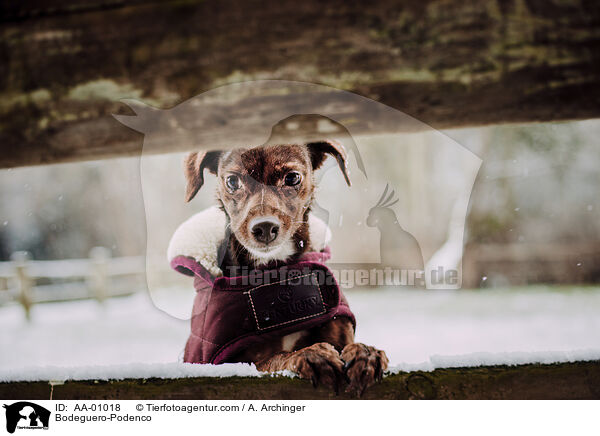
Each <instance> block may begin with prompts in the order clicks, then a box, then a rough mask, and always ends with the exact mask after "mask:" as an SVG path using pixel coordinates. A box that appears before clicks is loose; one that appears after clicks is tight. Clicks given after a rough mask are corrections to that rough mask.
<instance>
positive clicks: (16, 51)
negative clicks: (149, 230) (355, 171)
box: [0, 0, 600, 167]
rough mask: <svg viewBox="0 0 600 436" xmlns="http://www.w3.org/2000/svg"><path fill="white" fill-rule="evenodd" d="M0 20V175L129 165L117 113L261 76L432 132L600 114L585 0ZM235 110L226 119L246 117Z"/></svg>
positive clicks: (22, 7) (139, 5)
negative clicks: (332, 93) (340, 94)
mask: <svg viewBox="0 0 600 436" xmlns="http://www.w3.org/2000/svg"><path fill="white" fill-rule="evenodd" d="M0 17H1V18H0V167H14V166H19V165H34V164H47V163H55V162H64V161H73V160H85V159H96V158H105V157H113V156H127V155H135V154H138V153H139V152H140V149H141V143H142V140H141V137H140V135H139V134H137V133H135V132H133V131H131V130H129V129H127V128H126V127H124V126H122V125H120V124H119V123H118V122H116V121H115V120H114V119H113V118H112V117H111V116H110V114H111V113H115V112H123V113H125V111H126V109H125V108H124V106H123V105H122V104H121V103H119V102H118V101H119V99H121V98H125V97H133V98H139V99H142V100H144V101H146V102H148V103H150V104H153V105H156V106H158V107H161V108H168V107H172V106H174V105H176V104H178V103H181V102H182V101H185V100H186V99H189V98H191V97H193V96H195V95H197V94H199V93H201V92H204V91H207V90H210V89H213V88H214V87H216V86H220V85H223V84H228V83H233V82H239V81H242V80H253V79H264V78H268V79H286V80H300V81H307V82H313V83H320V84H325V85H328V86H332V87H335V88H339V89H345V90H349V91H352V92H355V93H358V94H360V95H363V96H365V97H368V98H371V99H374V100H376V101H379V102H382V103H384V104H386V105H389V106H390V107H393V108H395V109H397V110H400V111H402V112H405V113H407V114H409V115H411V116H414V117H416V118H417V119H419V120H421V121H423V122H425V123H427V124H430V125H432V126H433V127H435V128H447V127H460V126H469V125H483V124H489V123H504V122H531V121H555V120H570V119H583V118H593V117H598V116H599V115H600V86H599V85H600V68H599V66H600V62H599V61H600V3H598V2H596V1H593V0H560V1H559V0H549V1H543V2H542V1H537V0H512V1H497V0H474V1H469V2H465V1H461V0H407V1H403V2H398V1H392V0H375V1H371V2H369V3H368V4H362V3H359V2H345V1H343V0H334V1H332V2H327V3H326V4H323V3H322V2H319V1H317V0H306V1H303V2H298V1H294V0H282V1H279V2H275V3H271V4H270V5H269V7H265V6H264V5H263V3H262V2H260V1H258V0H244V1H239V0H223V1H219V2H213V1H202V0H186V1H169V2H154V1H149V0H86V1H83V0H69V1H58V0H52V1H41V0H23V1H20V2H5V3H3V4H2V5H0ZM285 91H286V90H285V89H283V90H282V94H285ZM277 100H278V99H277V97H276V96H274V97H272V98H271V103H272V104H273V105H275V106H277V105H278V104H280V103H278V102H277ZM238 103H239V102H238ZM238 103H236V105H232V106H231V107H230V108H229V109H230V111H229V112H227V113H229V114H230V115H231V116H232V117H234V118H235V117H238V118H243V117H244V116H245V114H243V113H242V114H239V113H236V112H235V111H236V110H237V108H238V107H239V104H238ZM267 110H268V108H267ZM346 115H348V117H347V118H349V119H352V113H347V114H346ZM354 115H355V118H356V117H361V116H363V114H362V113H356V114H354ZM248 122H250V121H248ZM212 127H218V125H217V124H215V125H213V126H211V125H208V126H206V128H207V129H211V128H212ZM227 131H229V132H231V129H224V133H222V134H220V138H221V139H223V140H226V139H227V135H226V132H227ZM357 131H360V129H358V130H357ZM157 151H160V150H157ZM163 151H164V150H163Z"/></svg>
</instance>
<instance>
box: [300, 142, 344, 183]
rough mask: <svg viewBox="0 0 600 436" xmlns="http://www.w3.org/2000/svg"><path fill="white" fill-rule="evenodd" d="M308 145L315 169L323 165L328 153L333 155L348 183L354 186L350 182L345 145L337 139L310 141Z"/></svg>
mask: <svg viewBox="0 0 600 436" xmlns="http://www.w3.org/2000/svg"><path fill="white" fill-rule="evenodd" d="M306 146H307V147H308V152H309V153H310V160H311V163H312V167H313V169H314V170H316V169H318V168H320V167H321V165H323V162H325V159H326V158H327V155H328V154H329V155H331V156H333V157H335V160H337V163H338V165H339V167H340V170H341V171H342V174H343V175H344V179H346V183H347V184H348V186H352V183H351V182H350V177H349V176H348V163H347V155H346V150H344V146H343V145H342V144H340V143H339V142H337V141H332V140H328V141H318V142H309V143H308V144H306Z"/></svg>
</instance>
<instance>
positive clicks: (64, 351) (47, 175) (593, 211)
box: [0, 121, 600, 370]
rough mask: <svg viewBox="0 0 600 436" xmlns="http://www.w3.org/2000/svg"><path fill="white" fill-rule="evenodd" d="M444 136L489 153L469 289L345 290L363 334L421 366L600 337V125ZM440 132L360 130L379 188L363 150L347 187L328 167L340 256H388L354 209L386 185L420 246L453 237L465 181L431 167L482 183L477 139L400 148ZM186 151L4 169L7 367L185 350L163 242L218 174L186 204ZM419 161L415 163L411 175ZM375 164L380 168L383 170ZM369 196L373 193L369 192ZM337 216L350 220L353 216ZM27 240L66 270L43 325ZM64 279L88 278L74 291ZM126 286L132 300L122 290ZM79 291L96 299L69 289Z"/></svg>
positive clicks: (205, 196) (183, 313)
mask: <svg viewBox="0 0 600 436" xmlns="http://www.w3.org/2000/svg"><path fill="white" fill-rule="evenodd" d="M444 133H445V134H446V135H448V136H449V137H451V138H453V139H454V140H455V141H457V142H458V143H460V144H462V145H464V146H465V147H466V148H467V149H468V150H470V151H471V152H473V153H474V154H475V155H477V156H480V157H481V158H482V164H481V167H480V170H479V172H478V173H477V172H475V174H476V175H477V177H476V181H475V184H474V186H473V190H472V194H471V197H470V202H469V208H468V215H467V219H466V224H465V236H464V247H465V251H464V256H463V262H462V271H463V289H462V290H459V291H442V290H424V291H423V290H421V291H417V290H414V291H406V290H394V289H390V288H387V289H385V290H384V289H382V290H377V289H373V288H369V289H361V288H354V289H350V290H347V291H346V292H347V294H348V298H349V300H350V302H351V304H352V305H353V308H354V310H355V311H356V312H357V316H358V317H359V320H360V322H359V329H358V335H359V336H358V337H359V339H362V340H364V341H365V342H373V343H377V344H379V345H381V346H382V347H384V348H386V350H387V351H388V353H389V354H390V356H391V357H392V362H393V363H400V362H405V363H418V362H423V361H427V360H428V359H429V358H430V357H431V356H433V355H436V354H450V355H453V354H464V353H474V352H483V351H487V352H515V351H519V352H530V351H548V350H552V351H556V350H563V351H564V350H567V351H572V350H581V349H593V348H597V347H598V346H599V345H600V344H599V343H598V340H599V339H598V338H597V335H596V334H595V332H596V331H597V328H598V327H600V316H599V313H600V311H599V310H600V292H598V291H597V288H596V287H595V286H594V285H597V283H598V276H599V274H600V243H599V240H598V235H599V234H600V232H599V230H600V229H599V226H600V220H599V219H598V214H599V212H598V210H599V207H600V204H599V200H598V195H597V186H599V185H598V183H599V182H600V180H599V178H600V173H599V172H598V171H597V165H598V164H599V163H600V148H599V147H598V146H597V138H598V134H599V133H600V123H599V122H597V121H584V122H571V123H548V124H529V125H510V126H493V127H485V128H472V129H457V130H448V131H445V132H444ZM426 135H427V134H425V133H424V134H409V135H404V136H402V135H399V136H397V137H390V136H385V135H383V136H376V137H370V138H358V140H357V143H358V144H359V147H361V146H362V147H364V145H368V146H369V148H363V149H361V155H362V158H363V160H364V161H365V164H366V166H367V168H368V169H369V170H370V172H371V174H372V176H371V179H375V181H373V180H372V181H373V184H372V185H370V186H369V185H364V186H366V187H368V188H369V189H373V186H375V189H376V190H373V191H372V192H368V193H365V192H363V191H365V190H367V189H366V188H364V186H363V185H361V183H362V182H360V179H363V178H364V176H362V174H360V172H358V171H357V170H356V168H353V167H355V163H351V168H353V171H352V175H353V179H354V180H356V179H359V180H358V183H355V185H354V187H353V188H352V189H348V188H345V186H344V183H343V178H342V177H341V175H340V174H339V172H338V170H337V168H336V167H335V165H329V168H328V169H327V170H326V173H325V174H323V179H322V181H321V183H322V186H321V188H320V189H319V192H318V195H317V201H319V203H320V204H321V205H324V204H328V205H329V206H328V210H329V212H330V214H331V215H330V222H329V224H330V226H331V227H332V229H333V241H332V247H333V252H334V259H335V253H336V251H338V252H342V253H343V256H342V257H341V261H342V262H347V261H353V262H356V263H359V264H361V263H377V262H379V245H378V241H379V239H378V233H377V230H376V229H373V228H369V227H366V226H365V224H364V221H363V222H361V221H360V220H359V218H357V217H359V215H360V214H364V211H365V210H367V211H368V209H369V208H370V207H372V206H373V205H374V203H375V202H376V201H377V199H378V197H379V195H380V191H381V189H382V188H383V186H384V184H383V181H386V182H389V183H390V185H391V186H393V187H394V189H395V190H396V197H398V198H399V199H400V200H401V201H400V202H399V203H398V204H396V205H395V206H394V207H393V209H394V210H395V212H396V213H397V216H398V219H399V221H400V222H403V223H405V225H404V227H405V228H407V229H409V230H411V232H412V233H413V234H415V235H416V236H418V237H419V241H420V242H421V243H422V242H423V241H430V243H431V247H427V246H426V244H423V253H424V257H425V258H426V260H427V259H428V258H429V257H431V256H432V255H433V254H434V252H435V250H436V249H439V247H440V246H441V245H443V244H444V242H445V241H446V239H447V238H448V232H447V230H448V227H447V226H448V221H449V219H450V215H451V210H452V206H453V201H454V202H456V201H459V200H458V199H457V198H458V197H457V196H456V195H454V194H452V193H456V190H453V189H451V188H446V189H445V190H443V189H442V191H441V192H440V189H437V190H436V189H433V188H432V187H431V186H429V185H428V184H423V181H424V180H429V179H431V178H433V179H436V180H441V181H444V180H446V181H447V183H446V184H448V185H452V184H456V183H457V180H459V181H460V180H461V178H465V177H466V178H467V180H468V179H469V172H468V171H467V172H465V173H464V174H461V167H460V165H458V166H457V162H460V161H461V159H460V158H459V159H458V161H457V160H456V155H457V154H458V155H460V154H461V153H464V151H463V152H461V151H460V150H454V151H453V152H451V153H449V154H448V155H444V154H443V153H438V154H431V153H428V152H424V153H414V148H410V147H408V148H405V149H402V144H404V145H406V144H413V145H415V144H417V145H418V146H420V147H421V149H422V150H426V149H427V144H428V143H427V140H426V139H424V138H426ZM419 138H420V139H419ZM378 144H380V145H381V144H384V145H390V144H392V145H393V149H396V150H397V149H398V148H399V147H400V149H401V150H405V152H404V153H403V156H404V159H405V161H404V162H398V161H397V159H391V158H390V156H386V155H385V152H383V153H382V152H381V150H384V151H385V150H386V148H385V147H384V148H383V149H382V148H379V149H378V148H377V145H378ZM374 150H379V151H378V152H374ZM411 150H413V152H411ZM183 156H184V155H183V154H181V153H175V154H168V155H160V156H150V157H145V158H144V166H145V168H144V172H145V173H146V174H148V175H150V176H148V177H149V178H148V177H147V178H146V179H144V178H143V177H141V176H140V159H139V158H123V159H111V160H104V161H94V162H85V163H73V164H60V165H51V166H47V167H31V168H19V169H9V170H3V171H2V172H0V180H1V181H2V183H1V184H0V186H1V188H0V198H1V199H2V203H1V204H2V208H1V209H0V214H1V216H0V224H1V227H0V229H1V233H0V235H1V239H0V240H1V245H0V252H1V253H2V258H1V260H2V261H3V262H5V263H2V264H0V265H2V268H1V269H0V271H2V272H3V274H4V279H3V281H2V282H1V283H2V287H0V295H3V298H2V299H1V300H0V301H2V304H3V305H2V306H0V324H1V325H2V329H0V331H1V333H0V339H1V340H2V344H4V345H3V346H4V347H8V348H11V349H12V350H15V352H14V353H11V354H10V355H8V354H6V355H4V357H3V359H2V360H3V361H0V368H4V369H11V370H12V369H14V368H15V365H17V366H18V365H22V364H28V365H32V364H42V365H44V364H59V365H73V364H93V363H111V364H115V363H127V362H137V361H142V360H143V361H150V362H153V361H166V362H170V361H174V360H176V359H177V358H178V357H179V356H180V352H181V350H182V349H183V344H184V342H185V339H186V337H187V333H188V326H187V322H186V321H182V320H180V319H177V318H181V319H185V318H186V317H187V316H188V314H189V311H190V308H191V301H192V298H193V291H192V284H191V279H189V278H186V277H184V276H181V275H179V274H177V273H175V272H173V271H171V270H169V268H168V263H167V261H166V255H165V253H164V250H165V249H166V244H167V243H168V240H169V238H170V236H171V235H172V232H173V231H174V229H175V228H176V227H177V226H178V225H179V224H180V223H181V222H182V221H184V220H185V219H186V218H187V217H189V216H191V215H192V214H194V213H196V212H197V211H199V210H201V209H203V208H205V207H208V206H210V205H212V204H214V195H213V191H214V177H213V176H208V177H207V185H206V186H205V187H204V188H203V190H202V191H201V192H200V194H199V195H198V197H197V199H196V200H194V201H193V202H191V203H190V204H186V203H185V202H184V201H183V189H184V179H183V175H182V173H181V171H180V170H181V162H182V159H183ZM466 156H467V155H466ZM351 159H352V160H353V158H351ZM452 159H454V161H453V160H452ZM468 161H469V162H470V160H469V159H468ZM444 162H445V164H444ZM476 163H477V164H478V162H476ZM432 165H433V166H434V168H433V170H434V171H432V168H431V166H432ZM410 168H412V172H413V175H412V176H411V175H410V174H407V172H408V171H411V170H409V169H410ZM415 168H417V169H420V171H415ZM475 168H476V167H475ZM374 169H375V171H373V170H374ZM373 173H375V174H373ZM414 173H416V174H417V176H416V177H417V179H416V180H415V179H414V177H415V175H414ZM377 174H380V175H383V177H382V178H381V180H380V179H379V178H378V177H377ZM142 185H144V195H145V196H146V197H143V196H142ZM458 185H460V183H458ZM433 186H434V187H435V186H437V187H438V188H439V187H440V186H442V185H440V184H437V185H436V184H434V185H433ZM451 194H452V195H451ZM336 198H337V199H336ZM369 199H370V200H372V203H373V204H371V203H369V204H367V205H364V204H361V202H362V203H365V202H367V201H369ZM144 200H145V201H144ZM343 203H346V204H348V205H349V209H344V208H343V207H342V206H343ZM345 210H346V211H347V210H356V211H358V212H357V214H356V216H357V217H353V216H350V218H349V219H348V218H344V211H345ZM338 215H340V216H342V217H343V219H347V221H346V222H345V223H344V222H341V221H340V217H339V216H338ZM148 217H149V218H150V219H151V220H154V221H156V222H155V223H154V224H153V226H150V225H149V226H148V228H149V229H150V228H152V229H153V234H151V235H147V234H146V229H147V219H148ZM343 219H342V221H343ZM354 220H356V221H354ZM427 223H429V224H427ZM431 223H433V224H435V225H432V224H431ZM361 232H364V233H365V234H366V235H367V237H365V238H362V240H364V241H366V242H362V243H361V242H360V241H361ZM420 232H424V233H425V236H426V237H425V238H423V235H419V233H420ZM428 233H430V234H428ZM147 236H148V241H149V242H150V243H151V244H152V245H153V246H154V248H153V249H154V252H152V253H149V262H150V263H151V264H152V267H151V268H149V270H148V271H149V272H150V273H151V275H152V278H149V280H150V284H151V286H153V289H152V290H153V295H152V299H153V300H154V303H153V302H152V301H151V299H150V298H149V296H150V294H149V293H148V288H147V282H146V280H145V279H146V276H145V273H146V270H145V268H144V262H145V256H146V243H147V239H146V238H147ZM98 246H101V247H105V248H106V249H107V250H106V252H105V253H104V254H105V256H108V257H110V258H117V259H114V260H110V259H108V260H105V262H108V263H110V262H117V263H118V262H121V264H120V265H121V266H120V267H119V265H112V267H109V270H110V271H113V272H114V273H115V275H114V276H113V275H111V274H112V273H111V274H109V275H108V276H107V278H105V280H106V282H104V283H101V285H102V286H104V288H105V290H104V291H103V292H104V294H102V297H101V298H100V301H101V302H100V303H98V301H94V300H98V299H99V298H98V295H97V294H96V293H95V292H94V289H95V286H96V287H97V286H98V283H97V282H94V280H96V279H95V277H96V274H97V271H98V268H97V259H96V260H94V254H93V251H94V247H98ZM18 251H27V252H28V253H29V256H30V257H29V259H31V260H27V261H26V263H25V264H26V266H27V268H28V271H29V274H31V275H34V274H35V272H36V271H42V272H40V274H44V271H47V270H48V268H51V269H52V268H54V270H53V271H50V273H49V274H48V275H49V276H50V277H49V278H46V279H37V280H36V279H33V278H32V279H31V280H33V282H32V283H31V286H32V287H31V289H30V294H29V295H30V299H31V301H30V302H29V303H28V304H30V305H31V309H30V311H31V313H30V318H31V319H30V321H26V318H25V316H24V311H23V307H22V305H23V301H22V296H21V295H20V293H19V287H20V284H19V281H18V277H17V275H16V272H15V271H16V270H17V269H18V265H20V263H19V259H20V258H19V256H18V255H17V256H16V257H14V256H13V262H10V261H11V255H12V254H13V253H15V252H18ZM90 252H92V254H90ZM150 254H151V255H150ZM60 259H89V265H87V266H84V265H83V264H78V263H77V262H84V261H83V260H81V261H77V260H74V261H65V262H63V263H54V264H53V263H52V262H50V263H49V264H45V263H43V262H40V263H38V264H36V262H35V261H41V260H60ZM338 259H340V257H338ZM348 259H350V260H348ZM127 260H129V263H127ZM123 261H125V263H123ZM85 262H88V260H85ZM44 265H46V266H44ZM94 265H96V267H95V266H94ZM110 268H112V270H111V269H110ZM119 268H120V270H119ZM70 271H71V272H70ZM115 271H116V272H115ZM119 271H120V272H119ZM70 274H71V275H72V277H71V278H69V275H70ZM127 278H129V281H124V280H125V279H127ZM133 278H135V279H136V280H133V281H132V280H131V279H133ZM53 283H54V286H53V285H52V284H53ZM67 283H71V284H72V285H75V284H77V286H75V287H74V288H73V289H72V290H71V292H70V293H69V292H66V291H65V289H67V288H66V284H67ZM36 285H37V287H36ZM550 285H552V287H548V286H550ZM582 286H583V287H582ZM586 286H587V287H586ZM477 288H479V289H477ZM467 289H472V290H467ZM111 294H114V295H125V296H124V297H121V298H115V299H111V298H109V296H110V295H111ZM53 295H54V297H53ZM127 295H130V296H129V297H128V296H127ZM53 298H57V299H60V300H63V301H64V302H63V303H55V304H35V302H36V301H35V300H36V299H40V301H43V300H44V299H53ZM80 298H84V300H83V301H81V302H69V301H71V300H73V299H80ZM165 312H166V313H165ZM172 315H174V316H175V318H174V317H173V316H172ZM17 331H18V334H17V335H16V336H15V334H14V333H15V332H17ZM31 343H35V344H36V345H35V347H32V346H31Z"/></svg>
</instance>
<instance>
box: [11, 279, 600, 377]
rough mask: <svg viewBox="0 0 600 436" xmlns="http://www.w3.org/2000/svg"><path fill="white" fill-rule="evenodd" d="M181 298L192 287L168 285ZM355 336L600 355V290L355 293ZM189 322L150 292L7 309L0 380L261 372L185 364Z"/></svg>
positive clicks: (493, 350)
mask: <svg viewBox="0 0 600 436" xmlns="http://www.w3.org/2000/svg"><path fill="white" fill-rule="evenodd" d="M165 292H170V293H171V295H172V301H173V304H190V303H189V301H190V299H189V293H187V292H183V291H178V290H174V289H171V290H168V291H165ZM347 297H348V300H349V302H350V305H351V307H352V309H353V310H354V313H355V314H356V317H357V319H358V328H357V339H358V340H359V341H362V342H365V343H369V344H372V345H376V346H378V347H380V348H382V349H384V350H385V351H386V352H387V354H388V356H389V358H390V361H391V364H392V365H393V366H395V368H396V369H404V370H409V369H433V368H436V367H450V366H468V365H478V364H502V363H508V364H510V363H526V362H556V361H572V360H586V359H600V333H599V332H600V288H590V287H586V288H548V287H530V288H521V289H503V290H479V291H465V290H461V291H413V292H407V291H396V290H382V291H373V290H368V291H367V290H366V291H354V292H348V293H347ZM188 328H189V325H188V322H187V321H182V320H179V319H175V318H173V317H171V316H169V315H166V314H165V313H163V312H161V311H159V310H158V309H156V308H155V307H154V306H153V305H152V302H151V301H150V299H149V297H148V295H147V294H145V293H139V294H136V295H133V296H130V297H124V298H116V299H112V300H110V301H107V302H106V303H105V304H104V305H100V304H98V303H96V302H95V301H79V302H72V303H57V304H44V305H39V306H34V308H33V310H32V321H31V322H30V323H28V322H27V321H26V320H25V318H24V316H23V312H22V309H21V308H20V307H19V306H8V307H3V308H0V350H1V351H0V380H17V379H19V380H21V379H42V380H48V379H56V380H64V379H67V378H79V379H81V378H125V377H151V376H159V377H160V376H162V377H175V376H200V375H207V376H208V375H210V376H229V375H234V374H239V375H246V376H250V375H259V373H258V372H257V371H256V370H255V369H254V368H253V367H251V366H249V365H241V364H240V365H225V366H218V367H214V366H209V365H184V364H181V363H177V362H180V361H181V356H182V352H183V347H184V344H185V340H186V338H187V334H188Z"/></svg>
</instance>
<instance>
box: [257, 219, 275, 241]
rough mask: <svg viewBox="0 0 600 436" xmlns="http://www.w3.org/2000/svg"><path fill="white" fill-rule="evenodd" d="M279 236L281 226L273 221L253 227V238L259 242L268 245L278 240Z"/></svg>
mask: <svg viewBox="0 0 600 436" xmlns="http://www.w3.org/2000/svg"><path fill="white" fill-rule="evenodd" d="M278 234H279V224H277V223H274V222H273V221H263V222H260V223H258V224H255V225H254V226H252V236H254V239H256V240H257V241H258V242H261V243H263V244H268V243H270V242H273V241H274V240H275V239H277V235H278Z"/></svg>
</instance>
